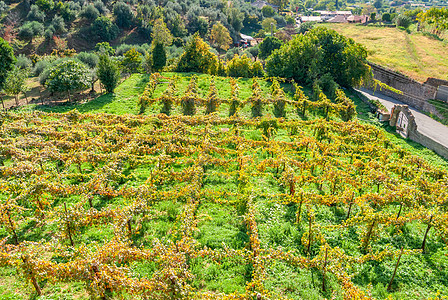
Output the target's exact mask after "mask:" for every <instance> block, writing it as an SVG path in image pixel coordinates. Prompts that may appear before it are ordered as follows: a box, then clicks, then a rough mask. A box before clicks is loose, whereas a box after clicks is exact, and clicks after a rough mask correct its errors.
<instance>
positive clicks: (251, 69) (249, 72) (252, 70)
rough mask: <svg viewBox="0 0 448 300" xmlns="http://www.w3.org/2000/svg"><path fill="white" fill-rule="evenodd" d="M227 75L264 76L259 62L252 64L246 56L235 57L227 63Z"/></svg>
mask: <svg viewBox="0 0 448 300" xmlns="http://www.w3.org/2000/svg"><path fill="white" fill-rule="evenodd" d="M227 75H228V76H230V77H246V78H249V77H259V76H263V75H264V71H263V66H262V65H261V63H260V62H259V61H256V62H252V60H251V59H250V58H248V57H247V56H246V55H242V56H239V55H235V56H234V57H233V58H232V59H231V60H230V61H229V62H228V63H227Z"/></svg>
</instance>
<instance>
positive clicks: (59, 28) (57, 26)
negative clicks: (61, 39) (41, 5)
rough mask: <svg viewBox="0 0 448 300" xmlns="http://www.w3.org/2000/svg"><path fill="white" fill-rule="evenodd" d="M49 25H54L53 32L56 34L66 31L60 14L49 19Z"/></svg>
mask: <svg viewBox="0 0 448 300" xmlns="http://www.w3.org/2000/svg"><path fill="white" fill-rule="evenodd" d="M51 25H52V26H53V27H54V30H55V31H54V32H55V33H57V34H61V33H64V32H66V31H67V28H65V22H64V19H63V18H62V17H61V16H58V15H56V16H54V18H53V20H52V21H51Z"/></svg>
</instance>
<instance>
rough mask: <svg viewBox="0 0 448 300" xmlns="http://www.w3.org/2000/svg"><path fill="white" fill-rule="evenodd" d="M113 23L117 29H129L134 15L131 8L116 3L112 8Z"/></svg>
mask: <svg viewBox="0 0 448 300" xmlns="http://www.w3.org/2000/svg"><path fill="white" fill-rule="evenodd" d="M113 15H114V17H115V23H116V24H117V25H118V27H121V28H129V27H131V25H132V23H133V22H134V14H133V13H132V10H131V7H130V6H129V5H127V4H126V3H124V2H121V1H120V2H117V3H116V4H115V5H114V8H113Z"/></svg>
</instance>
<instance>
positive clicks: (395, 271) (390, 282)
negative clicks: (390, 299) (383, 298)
mask: <svg viewBox="0 0 448 300" xmlns="http://www.w3.org/2000/svg"><path fill="white" fill-rule="evenodd" d="M401 255H403V247H401V251H400V255H399V256H398V259H397V264H396V265H395V269H394V273H393V274H392V277H391V279H390V281H389V285H388V286H387V291H388V292H390V291H391V289H392V282H393V281H394V278H395V274H397V268H398V264H399V263H400V258H401Z"/></svg>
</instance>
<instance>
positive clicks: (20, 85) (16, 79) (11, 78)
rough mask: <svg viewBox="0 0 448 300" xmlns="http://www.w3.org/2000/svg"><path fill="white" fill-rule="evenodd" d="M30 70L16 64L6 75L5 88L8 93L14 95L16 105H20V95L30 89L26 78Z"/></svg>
mask: <svg viewBox="0 0 448 300" xmlns="http://www.w3.org/2000/svg"><path fill="white" fill-rule="evenodd" d="M28 74H29V70H28V69H21V68H19V67H17V66H15V67H14V68H13V69H12V70H11V71H10V72H8V77H6V81H5V84H4V86H3V90H4V91H5V93H6V94H8V95H11V96H14V99H15V101H16V105H17V106H19V95H20V93H25V92H26V91H28V90H29V88H28V87H27V85H26V79H27V78H28Z"/></svg>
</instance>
